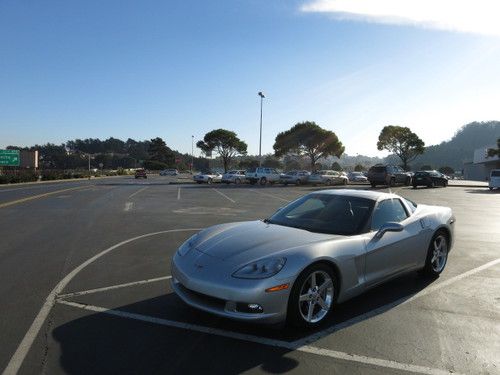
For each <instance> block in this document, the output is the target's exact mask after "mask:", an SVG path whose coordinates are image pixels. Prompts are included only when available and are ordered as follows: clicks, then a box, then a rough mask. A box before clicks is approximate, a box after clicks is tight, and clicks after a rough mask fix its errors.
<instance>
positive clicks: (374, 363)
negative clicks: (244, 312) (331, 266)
mask: <svg viewBox="0 0 500 375" xmlns="http://www.w3.org/2000/svg"><path fill="white" fill-rule="evenodd" d="M169 182H173V180H172V178H170V177H153V178H149V179H148V180H134V179H133V178H129V177H123V178H115V179H105V180H100V181H79V182H68V183H61V184H47V185H44V186H42V185H36V186H34V185H33V186H24V187H7V188H0V211H1V212H2V215H1V216H0V228H2V229H1V230H2V233H1V234H2V235H1V238H2V241H1V242H0V257H1V258H0V274H1V275H2V283H1V284H0V300H1V304H0V306H1V307H0V309H1V317H2V318H1V321H0V332H1V346H0V368H2V369H6V373H11V372H15V371H16V370H17V369H19V373H22V374H39V373H47V374H62V373H70V374H90V373H92V374H95V373H106V374H109V373H120V374H123V373H134V374H137V373H140V374H150V373H162V374H165V373H168V374H174V373H201V372H203V373H217V374H221V373H227V374H237V373H238V374H239V373H273V374H276V373H288V372H290V373H296V374H309V373H321V374H337V373H338V374H406V373H424V374H450V373H462V374H500V356H499V355H498V353H500V255H499V252H498V248H499V243H500V193H498V192H496V191H495V192H490V191H489V190H488V189H487V188H478V187H465V186H464V187H448V188H436V189H425V188H424V189H418V190H413V189H411V188H408V187H396V188H394V189H393V191H394V192H396V193H398V194H400V195H403V196H405V197H407V198H409V199H412V200H414V201H416V202H417V203H425V204H438V205H445V206H449V207H451V208H452V209H453V210H454V213H455V216H456V219H457V223H456V237H455V244H454V248H453V250H452V252H451V253H450V257H449V260H448V265H447V268H446V270H445V271H444V273H443V274H442V275H441V277H440V278H439V279H437V280H430V279H423V278H421V277H419V276H418V275H417V274H410V275H407V276H404V277H401V278H399V279H396V280H394V281H392V282H390V283H388V284H385V285H383V286H380V287H378V288H376V289H373V290H371V291H370V292H368V293H366V294H364V295H362V296H360V297H357V298H355V299H353V300H351V301H348V302H346V303H344V304H341V305H338V306H337V307H336V311H335V314H334V315H333V317H332V319H331V321H329V322H328V324H326V325H325V326H324V327H322V328H321V329H320V330H318V331H315V332H306V331H299V330H295V329H286V330H283V329H276V328H271V327H267V326H257V325H248V324H242V323H237V322H233V321H229V320H225V319H222V318H218V317H214V316H211V315H209V314H205V313H203V312H200V311H196V310H194V309H192V308H190V307H188V306H186V305H185V304H183V302H182V301H180V300H179V299H178V298H177V297H176V296H175V295H174V294H173V293H172V290H171V288H170V286H169V278H170V258H171V257H172V255H173V254H174V252H175V251H176V250H177V247H178V246H179V245H180V244H181V243H182V242H183V241H184V240H185V239H187V238H188V237H190V236H191V235H192V234H193V233H195V232H196V230H198V229H201V228H205V227H207V226H210V225H213V224H217V223H224V222H230V221H243V220H255V219H261V218H265V217H267V216H269V215H270V214H271V213H273V212H274V211H275V210H276V209H277V208H279V207H280V206H283V205H284V204H286V203H287V202H289V201H291V200H293V199H295V198H297V197H299V196H301V195H303V194H305V193H307V192H309V191H312V190H315V189H318V188H314V187H304V186H301V187H293V186H288V187H283V186H272V187H257V186H248V185H241V186H233V185H229V186H227V185H219V184H214V185H173V184H169ZM340 188H342V187H340ZM354 188H357V189H363V188H366V187H364V186H355V187H354ZM380 190H382V191H383V190H384V189H380Z"/></svg>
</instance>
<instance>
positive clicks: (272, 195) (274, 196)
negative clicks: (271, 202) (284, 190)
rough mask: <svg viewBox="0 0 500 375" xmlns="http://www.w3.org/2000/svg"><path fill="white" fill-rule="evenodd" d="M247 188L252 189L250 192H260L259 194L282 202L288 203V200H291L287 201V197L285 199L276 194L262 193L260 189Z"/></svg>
mask: <svg viewBox="0 0 500 375" xmlns="http://www.w3.org/2000/svg"><path fill="white" fill-rule="evenodd" d="M249 190H250V191H252V192H254V193H257V194H261V195H265V196H267V197H270V198H275V199H279V200H280V201H283V202H287V203H288V202H291V201H289V200H287V199H285V198H281V197H279V196H277V195H274V194H269V193H263V192H261V191H258V190H254V189H249Z"/></svg>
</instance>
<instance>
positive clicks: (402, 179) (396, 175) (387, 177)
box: [368, 164, 411, 187]
mask: <svg viewBox="0 0 500 375" xmlns="http://www.w3.org/2000/svg"><path fill="white" fill-rule="evenodd" d="M368 181H369V182H370V184H371V185H372V187H375V186H377V185H387V186H394V185H396V184H405V185H406V186H408V185H410V184H411V175H410V174H409V173H407V172H405V171H404V170H403V168H401V167H397V166H395V165H387V164H376V165H374V166H373V167H371V168H370V169H369V170H368Z"/></svg>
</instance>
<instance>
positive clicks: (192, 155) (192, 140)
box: [190, 135, 194, 174]
mask: <svg viewBox="0 0 500 375" xmlns="http://www.w3.org/2000/svg"><path fill="white" fill-rule="evenodd" d="M193 143H194V135H192V136H191V168H190V170H191V174H193V163H194V148H193Z"/></svg>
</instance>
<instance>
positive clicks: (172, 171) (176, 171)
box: [160, 169, 179, 176]
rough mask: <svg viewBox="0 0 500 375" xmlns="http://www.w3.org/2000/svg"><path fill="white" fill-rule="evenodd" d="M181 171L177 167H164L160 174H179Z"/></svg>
mask: <svg viewBox="0 0 500 375" xmlns="http://www.w3.org/2000/svg"><path fill="white" fill-rule="evenodd" d="M178 174H179V171H178V170H177V169H164V170H163V171H160V176H177V175H178Z"/></svg>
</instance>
